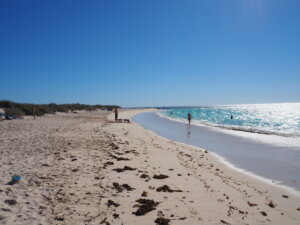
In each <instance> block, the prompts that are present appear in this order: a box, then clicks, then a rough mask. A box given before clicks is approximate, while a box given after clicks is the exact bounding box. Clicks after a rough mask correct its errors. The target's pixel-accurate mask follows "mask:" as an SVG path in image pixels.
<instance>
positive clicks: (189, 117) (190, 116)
mask: <svg viewBox="0 0 300 225" xmlns="http://www.w3.org/2000/svg"><path fill="white" fill-rule="evenodd" d="M187 118H188V121H189V124H191V119H192V115H191V114H190V113H188V115H187Z"/></svg>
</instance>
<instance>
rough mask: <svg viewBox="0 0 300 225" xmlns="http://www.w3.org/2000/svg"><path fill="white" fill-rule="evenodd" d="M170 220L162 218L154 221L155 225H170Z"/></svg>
mask: <svg viewBox="0 0 300 225" xmlns="http://www.w3.org/2000/svg"><path fill="white" fill-rule="evenodd" d="M169 222H170V220H169V219H165V218H162V217H159V218H156V220H155V221H154V223H156V224H158V225H169Z"/></svg>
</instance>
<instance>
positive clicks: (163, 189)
mask: <svg viewBox="0 0 300 225" xmlns="http://www.w3.org/2000/svg"><path fill="white" fill-rule="evenodd" d="M156 191H157V192H182V191H181V190H172V189H171V188H170V187H169V186H168V185H163V186H161V187H158V188H156Z"/></svg>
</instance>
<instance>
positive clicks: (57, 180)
mask: <svg viewBox="0 0 300 225" xmlns="http://www.w3.org/2000/svg"><path fill="white" fill-rule="evenodd" d="M140 111H141V110H135V111H124V112H122V113H120V117H121V118H130V117H131V116H132V115H134V114H135V113H138V112H140ZM106 116H108V113H107V112H104V111H103V112H102V111H97V112H79V113H77V114H72V113H70V114H59V115H48V116H44V117H39V118H38V119H36V120H33V119H32V118H25V119H24V120H15V121H2V122H0V172H1V173H0V174H1V177H0V224H22V225H24V224H45V225H47V224H72V225H75V224H78V225H79V224H106V225H108V224H111V225H113V224H117V225H121V224H124V225H134V224H137V225H141V224H143V225H144V224H145V225H147V224H172V225H175V224H251V225H252V224H285V225H286V224H299V221H300V208H299V207H300V199H299V197H297V196H295V195H293V194H291V193H288V192H287V191H286V190H283V189H281V188H278V187H276V186H271V185H268V184H266V183H263V182H261V181H259V180H256V179H254V178H252V177H248V176H246V175H244V174H241V173H239V172H237V171H235V170H232V169H231V168H229V167H227V166H225V165H224V164H222V163H221V162H220V161H219V160H218V159H217V158H216V157H214V156H213V155H211V154H210V153H208V152H206V151H204V150H200V149H198V148H193V147H190V146H186V145H183V144H180V143H175V142H173V141H169V140H166V139H163V138H161V137H159V136H157V135H155V134H153V133H152V132H150V131H146V130H144V129H143V128H142V127H141V126H139V125H138V124H135V123H113V122H111V121H110V120H109V119H111V118H113V115H109V116H108V117H106ZM13 175H20V176H22V179H21V181H20V182H18V183H16V184H14V185H7V183H8V182H9V181H10V179H11V176H13Z"/></svg>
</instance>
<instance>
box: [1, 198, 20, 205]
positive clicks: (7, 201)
mask: <svg viewBox="0 0 300 225" xmlns="http://www.w3.org/2000/svg"><path fill="white" fill-rule="evenodd" d="M4 202H5V203H6V204H8V205H16V204H17V201H16V200H14V199H6V200H5V201H4Z"/></svg>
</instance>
